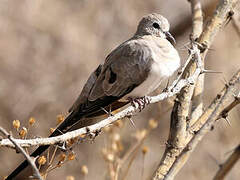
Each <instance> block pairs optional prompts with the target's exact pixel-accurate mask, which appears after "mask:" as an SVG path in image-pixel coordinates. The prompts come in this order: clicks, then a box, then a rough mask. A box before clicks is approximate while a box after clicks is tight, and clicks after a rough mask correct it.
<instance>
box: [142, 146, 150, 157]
mask: <svg viewBox="0 0 240 180" xmlns="http://www.w3.org/2000/svg"><path fill="white" fill-rule="evenodd" d="M148 150H149V149H148V147H147V146H143V147H142V153H143V155H145V154H146V153H147V152H148Z"/></svg>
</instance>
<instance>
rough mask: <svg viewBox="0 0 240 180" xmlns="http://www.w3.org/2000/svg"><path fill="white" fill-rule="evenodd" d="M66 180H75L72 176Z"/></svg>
mask: <svg viewBox="0 0 240 180" xmlns="http://www.w3.org/2000/svg"><path fill="white" fill-rule="evenodd" d="M66 180H75V178H74V176H67V177H66Z"/></svg>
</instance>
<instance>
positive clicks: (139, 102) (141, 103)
mask: <svg viewBox="0 0 240 180" xmlns="http://www.w3.org/2000/svg"><path fill="white" fill-rule="evenodd" d="M128 99H129V100H130V102H131V104H132V106H133V107H135V108H137V107H138V109H139V111H140V112H141V111H142V110H143V109H144V108H145V107H146V105H147V104H149V103H150V97H148V96H143V97H138V98H135V99H133V98H131V97H129V98H128Z"/></svg>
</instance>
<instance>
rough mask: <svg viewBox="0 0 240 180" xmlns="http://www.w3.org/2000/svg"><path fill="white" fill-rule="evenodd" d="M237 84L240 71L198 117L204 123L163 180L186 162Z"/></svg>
mask: <svg viewBox="0 0 240 180" xmlns="http://www.w3.org/2000/svg"><path fill="white" fill-rule="evenodd" d="M239 84H240V69H239V70H238V71H237V73H236V74H235V75H234V76H233V77H232V79H231V80H230V82H229V84H228V85H227V86H225V87H224V89H223V90H222V91H221V92H220V93H219V94H218V95H217V96H216V98H215V99H214V101H213V102H212V104H211V105H210V106H209V107H208V109H207V110H206V111H205V112H204V113H203V115H202V116H201V117H200V119H201V118H203V119H205V118H206V120H205V121H204V122H205V123H204V124H203V125H202V126H201V128H200V129H199V131H195V133H194V136H193V138H192V139H191V140H190V142H189V143H188V144H187V145H186V146H185V148H184V150H183V151H182V152H181V153H180V154H179V156H177V158H176V160H175V161H174V163H173V165H172V166H171V168H170V169H169V172H168V174H166V175H165V178H164V179H165V180H169V179H172V178H173V177H174V176H175V175H176V173H177V172H178V171H179V169H180V168H181V167H182V166H183V165H184V164H185V162H186V161H187V160H188V158H189V157H190V155H191V153H192V152H193V150H194V149H195V147H196V146H197V144H198V143H199V142H200V141H201V140H202V138H203V137H204V136H205V135H206V134H207V132H209V131H211V129H212V126H213V124H214V122H215V120H216V119H217V118H218V117H219V116H220V114H221V113H222V111H223V110H224V109H225V108H224V107H227V104H228V103H229V100H230V99H232V98H233V90H234V88H235V87H236V86H237V85H239Z"/></svg>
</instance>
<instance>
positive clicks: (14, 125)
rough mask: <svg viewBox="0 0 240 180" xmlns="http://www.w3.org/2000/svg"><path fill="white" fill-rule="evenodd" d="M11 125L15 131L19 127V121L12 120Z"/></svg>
mask: <svg viewBox="0 0 240 180" xmlns="http://www.w3.org/2000/svg"><path fill="white" fill-rule="evenodd" d="M12 124H13V127H14V128H15V129H17V130H18V129H19V127H20V125H21V123H20V121H19V120H13V122H12Z"/></svg>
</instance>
